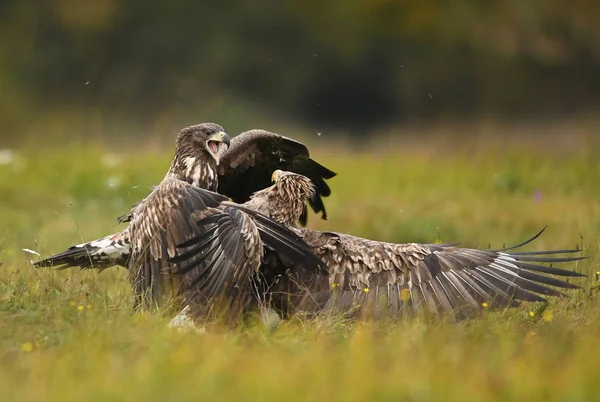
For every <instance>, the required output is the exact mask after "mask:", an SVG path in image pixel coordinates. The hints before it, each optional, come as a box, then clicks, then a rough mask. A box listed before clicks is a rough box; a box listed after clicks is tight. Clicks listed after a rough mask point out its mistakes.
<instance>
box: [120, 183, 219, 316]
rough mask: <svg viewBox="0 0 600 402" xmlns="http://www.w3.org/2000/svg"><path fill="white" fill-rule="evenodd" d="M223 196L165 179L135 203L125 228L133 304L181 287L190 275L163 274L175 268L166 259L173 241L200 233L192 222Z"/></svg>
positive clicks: (167, 294)
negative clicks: (142, 199)
mask: <svg viewBox="0 0 600 402" xmlns="http://www.w3.org/2000/svg"><path fill="white" fill-rule="evenodd" d="M224 200H227V198H226V197H224V196H221V195H219V194H216V193H212V192H209V191H205V190H202V189H200V188H198V187H194V186H192V185H190V184H188V183H186V182H183V181H180V180H176V179H165V180H163V181H162V182H161V183H160V184H159V185H158V186H157V187H156V188H155V189H154V190H153V191H152V193H151V194H150V195H149V196H148V197H147V198H146V199H145V200H144V201H143V202H141V203H140V204H139V205H138V206H137V207H136V211H135V214H134V215H133V217H132V219H131V222H130V225H129V227H128V228H127V229H126V230H127V231H129V236H130V239H131V258H130V260H129V266H128V268H129V273H130V280H131V282H132V287H133V290H134V294H135V297H136V302H135V304H136V306H138V305H140V304H141V303H144V304H145V305H148V304H151V303H156V304H162V303H163V302H164V300H165V299H166V298H170V297H173V296H179V295H180V292H182V291H184V290H185V285H186V284H187V283H188V282H189V281H190V280H191V279H189V277H188V276H177V277H173V276H170V275H167V274H165V273H169V272H174V271H176V270H177V267H176V266H173V264H170V263H169V262H168V259H169V257H172V256H174V255H175V250H176V245H177V244H180V243H182V242H185V241H187V240H189V239H190V238H192V237H195V236H199V235H201V234H202V229H203V228H202V227H200V226H198V225H196V224H195V222H196V221H197V220H198V219H201V218H202V217H204V216H206V215H207V214H208V213H209V212H208V211H209V210H210V208H217V207H219V205H220V203H221V202H222V201H224ZM190 275H192V277H193V273H191V274H190Z"/></svg>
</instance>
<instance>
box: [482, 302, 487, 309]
mask: <svg viewBox="0 0 600 402" xmlns="http://www.w3.org/2000/svg"><path fill="white" fill-rule="evenodd" d="M481 305H482V306H483V308H486V307H487V306H489V304H487V302H483V303H481Z"/></svg>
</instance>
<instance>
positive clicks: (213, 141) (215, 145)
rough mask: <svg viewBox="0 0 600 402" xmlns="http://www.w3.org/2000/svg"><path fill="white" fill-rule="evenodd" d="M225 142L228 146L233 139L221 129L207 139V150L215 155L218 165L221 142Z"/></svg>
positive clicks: (211, 154)
mask: <svg viewBox="0 0 600 402" xmlns="http://www.w3.org/2000/svg"><path fill="white" fill-rule="evenodd" d="M220 143H223V144H225V145H227V148H229V146H230V145H231V140H230V139H229V136H228V135H227V133H225V132H224V131H219V132H218V133H214V134H213V135H211V136H210V137H208V138H207V139H206V150H207V151H208V153H209V154H210V156H212V157H213V159H214V160H215V162H217V165H218V164H219V155H217V154H218V153H219V144H220Z"/></svg>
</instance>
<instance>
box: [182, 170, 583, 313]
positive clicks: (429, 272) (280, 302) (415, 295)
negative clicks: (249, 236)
mask: <svg viewBox="0 0 600 402" xmlns="http://www.w3.org/2000/svg"><path fill="white" fill-rule="evenodd" d="M273 181H274V182H275V183H274V184H273V185H271V186H270V187H268V188H266V189H264V190H261V191H258V192H256V193H255V194H254V195H253V196H252V198H251V200H250V201H248V202H247V203H246V204H245V206H246V207H247V208H251V209H254V210H256V211H260V212H261V214H264V215H266V216H269V217H271V218H273V219H275V220H277V221H278V222H279V223H281V224H283V225H285V226H287V227H289V228H290V229H291V230H293V231H294V233H295V234H297V235H298V236H299V237H300V238H301V239H302V240H303V241H304V242H305V243H306V244H308V245H309V246H310V247H311V248H312V250H313V251H314V253H315V254H316V255H317V256H318V257H319V258H321V260H322V261H323V262H324V263H325V264H326V266H327V271H328V274H327V276H325V279H324V276H323V275H320V274H315V271H312V272H311V271H307V270H300V271H299V270H294V269H292V270H287V271H286V272H285V275H281V276H279V277H278V278H275V280H274V281H273V283H271V284H270V285H269V287H268V288H269V290H268V294H269V295H270V296H269V295H265V296H264V297H263V298H268V299H270V300H271V303H275V305H273V307H275V308H276V309H279V310H280V312H282V313H283V314H287V313H289V312H290V311H292V312H293V311H300V312H304V313H308V314H315V313H321V312H325V311H327V312H335V313H346V314H351V315H363V316H391V317H398V316H406V315H413V314H425V315H429V316H433V317H441V316H446V317H451V318H452V319H462V318H467V317H472V316H474V315H476V314H479V313H481V311H483V310H484V309H486V308H488V309H498V308H505V307H516V306H519V305H520V302H522V301H526V302H540V301H545V300H546V299H545V298H544V297H543V296H559V297H560V296H565V294H564V293H562V292H561V291H559V290H557V289H556V288H562V289H574V288H579V286H577V285H574V284H572V283H569V282H567V281H565V280H561V279H557V278H555V277H552V276H548V275H546V274H550V275H554V276H562V277H578V276H584V275H582V274H580V273H577V272H574V271H569V270H564V269H559V268H556V267H552V266H544V265H541V264H540V263H561V262H569V261H576V260H580V259H583V258H585V257H565V256H556V255H558V254H568V253H574V252H578V251H580V250H548V251H532V252H516V251H513V250H514V249H516V248H518V247H522V246H524V245H526V244H528V243H530V242H532V241H533V240H535V239H536V238H537V237H539V236H540V235H541V234H542V232H543V230H542V231H540V232H539V233H538V234H536V235H535V236H534V237H532V238H531V239H529V240H527V241H525V242H523V243H521V244H518V245H516V246H514V247H508V248H504V249H501V250H478V249H471V248H463V247H459V246H458V245H452V244H419V243H406V244H396V243H389V242H383V241H375V240H370V239H365V238H361V237H357V236H352V235H349V234H344V233H336V232H329V231H318V230H311V229H307V228H303V227H299V225H298V222H299V219H300V217H301V216H302V214H304V213H305V210H306V200H307V199H310V198H311V197H313V196H314V194H315V191H316V187H315V186H314V184H313V183H312V181H311V180H310V179H309V178H308V177H306V176H303V175H300V174H297V173H294V172H289V171H281V170H276V171H275V172H274V173H273ZM198 224H199V225H209V226H213V228H212V229H211V230H209V231H206V232H204V233H203V234H201V235H200V236H197V237H196V238H191V239H190V240H188V241H186V242H185V244H182V246H186V247H189V246H190V245H191V244H196V245H197V246H196V248H195V249H194V250H193V251H194V252H189V251H188V252H187V253H178V254H177V255H176V256H175V257H172V258H171V259H172V260H173V261H177V263H178V264H181V266H182V267H183V266H186V265H187V264H188V262H187V261H186V259H187V258H191V257H194V258H195V261H194V263H195V264H203V262H202V260H203V259H205V258H206V259H209V258H210V256H209V255H208V254H207V253H206V251H205V249H206V248H207V247H209V245H213V244H215V243H217V244H220V247H221V248H222V249H223V254H222V255H221V258H220V260H219V262H218V263H219V264H220V265H222V266H229V264H230V263H229V260H230V259H233V258H235V259H239V258H241V256H240V255H239V252H236V249H238V248H239V247H238V246H237V245H235V244H232V243H227V244H226V243H224V242H223V241H222V239H221V236H220V233H221V228H220V227H219V220H218V219H214V218H210V217H206V218H204V219H203V220H200V221H199V222H198ZM199 255H200V257H198V256H199ZM211 262H212V260H211ZM281 294H289V295H290V297H288V298H287V299H286V298H282V297H280V295H281ZM278 295H279V297H278ZM282 308H283V309H285V311H281V309H282Z"/></svg>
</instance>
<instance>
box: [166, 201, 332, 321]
mask: <svg viewBox="0 0 600 402" xmlns="http://www.w3.org/2000/svg"><path fill="white" fill-rule="evenodd" d="M221 205H222V208H220V209H212V210H211V211H210V215H208V216H207V217H205V218H203V219H201V220H199V222H198V225H199V226H201V227H203V228H204V229H203V233H202V234H201V235H200V236H196V237H195V238H193V239H190V240H189V241H187V242H183V243H182V244H180V245H179V248H183V249H186V251H183V252H181V253H179V254H178V255H177V256H176V257H173V258H171V259H170V261H171V262H172V263H174V264H177V274H178V275H187V274H188V272H191V271H195V272H196V279H194V280H193V282H192V283H191V287H192V292H193V293H192V294H191V297H192V298H196V296H195V295H196V294H206V293H209V294H212V293H215V294H216V293H219V294H221V293H223V289H222V288H223V286H224V285H226V284H227V282H226V281H222V280H219V277H220V276H221V275H223V273H225V272H229V271H237V270H240V269H241V268H242V267H245V268H243V269H244V270H245V271H253V272H255V273H256V275H254V280H253V281H252V287H251V288H241V287H238V288H236V289H235V292H231V296H230V303H229V304H230V305H234V302H235V307H236V308H238V309H239V310H238V311H236V313H239V312H240V311H241V310H244V309H246V308H247V306H248V305H249V304H250V303H251V302H252V301H260V302H268V301H267V299H269V298H270V295H271V293H270V290H271V287H273V285H274V284H276V283H277V282H278V280H279V278H281V277H282V276H284V275H285V274H286V271H287V270H288V269H290V267H296V268H297V269H299V270H301V271H302V272H304V273H305V275H309V276H310V277H311V278H312V277H313V276H321V277H324V278H325V279H326V278H327V276H324V275H326V273H327V269H326V266H325V265H324V264H323V262H322V261H321V260H320V259H319V258H318V257H317V256H316V255H315V254H314V253H313V251H312V249H311V248H310V247H308V245H307V244H306V243H304V242H303V241H302V239H301V238H300V237H298V236H297V235H296V234H295V233H294V232H293V231H292V230H290V229H288V228H286V227H284V226H282V225H280V224H279V223H277V222H275V221H274V220H272V219H270V218H268V217H266V216H264V215H262V214H261V213H259V212H256V211H254V210H252V209H249V208H247V207H245V206H242V205H239V204H236V203H233V202H223V203H222V204H221ZM279 289H280V290H281V289H282V287H281V286H280V287H279ZM300 292H302V293H303V294H304V292H303V290H298V293H300ZM296 296H297V297H300V296H298V295H296ZM280 302H281V303H284V300H283V298H280Z"/></svg>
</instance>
